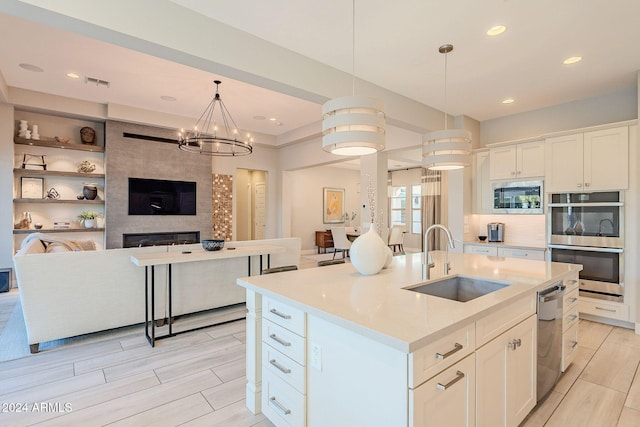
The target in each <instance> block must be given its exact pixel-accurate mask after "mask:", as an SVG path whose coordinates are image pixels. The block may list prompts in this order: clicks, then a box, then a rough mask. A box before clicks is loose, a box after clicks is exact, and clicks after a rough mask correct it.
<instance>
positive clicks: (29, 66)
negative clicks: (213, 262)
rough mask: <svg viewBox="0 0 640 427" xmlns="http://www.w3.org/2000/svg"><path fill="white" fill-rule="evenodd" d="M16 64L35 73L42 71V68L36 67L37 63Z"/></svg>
mask: <svg viewBox="0 0 640 427" xmlns="http://www.w3.org/2000/svg"><path fill="white" fill-rule="evenodd" d="M18 65H19V66H20V68H23V69H25V70H28V71H33V72H35V73H41V72H43V71H44V70H43V69H42V68H40V67H38V66H37V65H33V64H25V63H22V64H18Z"/></svg>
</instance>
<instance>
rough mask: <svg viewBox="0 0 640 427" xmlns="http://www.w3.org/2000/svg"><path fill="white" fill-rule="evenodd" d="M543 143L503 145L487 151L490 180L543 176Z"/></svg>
mask: <svg viewBox="0 0 640 427" xmlns="http://www.w3.org/2000/svg"><path fill="white" fill-rule="evenodd" d="M544 149H545V143H544V141H534V142H526V143H522V144H512V145H504V146H501V147H495V148H492V149H491V150H489V153H490V160H489V165H490V178H491V179H521V178H523V179H524V178H531V177H540V176H544V166H545V165H544V159H545V158H544Z"/></svg>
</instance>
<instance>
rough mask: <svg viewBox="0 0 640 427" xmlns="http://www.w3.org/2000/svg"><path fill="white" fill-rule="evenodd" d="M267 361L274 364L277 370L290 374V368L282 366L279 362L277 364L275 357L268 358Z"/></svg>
mask: <svg viewBox="0 0 640 427" xmlns="http://www.w3.org/2000/svg"><path fill="white" fill-rule="evenodd" d="M269 363H271V364H272V365H273V366H275V367H276V368H277V369H278V370H279V371H281V372H282V373H285V374H290V373H291V369H289V368H287V367H285V366H282V365H281V364H279V363H278V362H277V361H276V359H271V360H269Z"/></svg>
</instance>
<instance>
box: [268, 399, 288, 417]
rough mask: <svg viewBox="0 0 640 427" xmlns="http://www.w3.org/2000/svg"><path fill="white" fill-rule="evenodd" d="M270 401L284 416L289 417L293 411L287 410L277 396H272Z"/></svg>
mask: <svg viewBox="0 0 640 427" xmlns="http://www.w3.org/2000/svg"><path fill="white" fill-rule="evenodd" d="M269 401H270V402H271V403H272V404H273V406H275V407H276V408H278V409H279V410H280V411H281V412H282V413H283V414H285V415H289V414H290V413H291V409H287V408H286V407H285V406H284V405H283V404H282V403H280V402H278V401H277V400H276V398H275V396H271V397H270V398H269Z"/></svg>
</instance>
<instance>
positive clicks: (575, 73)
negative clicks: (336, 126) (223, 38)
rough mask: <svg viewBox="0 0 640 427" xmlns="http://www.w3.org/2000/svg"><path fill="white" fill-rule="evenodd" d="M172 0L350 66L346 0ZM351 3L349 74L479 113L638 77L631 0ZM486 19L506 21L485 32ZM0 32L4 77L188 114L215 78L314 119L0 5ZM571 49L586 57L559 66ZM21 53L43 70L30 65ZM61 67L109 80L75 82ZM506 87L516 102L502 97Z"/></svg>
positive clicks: (287, 116)
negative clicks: (445, 51)
mask: <svg viewBox="0 0 640 427" xmlns="http://www.w3.org/2000/svg"><path fill="white" fill-rule="evenodd" d="M172 1H173V2H174V3H176V4H178V5H182V6H184V7H188V8H191V9H193V10H195V11H197V12H198V13H202V14H204V15H206V16H209V17H211V18H213V19H215V20H217V21H220V22H223V23H226V24H228V25H231V26H233V27H236V28H238V29H241V30H243V31H246V32H249V33H251V34H254V35H256V36H258V37H260V38H263V39H265V40H267V41H270V42H272V43H275V44H277V45H280V46H283V47H285V48H287V49H290V50H292V51H294V52H297V53H300V54H302V55H305V56H307V57H310V58H312V59H315V60H317V61H319V62H322V63H325V64H328V65H330V66H332V67H335V68H338V69H340V70H343V71H345V72H347V73H351V72H352V61H353V60H354V58H353V56H352V43H351V39H352V3H351V2H350V1H348V0H323V1H313V0H272V1H269V2H264V1H256V0H234V1H227V0H224V1H223V0H172ZM356 7H357V9H356V26H355V36H356V42H355V43H356V45H355V61H354V62H355V73H356V75H357V76H358V77H359V78H362V79H364V80H367V81H370V82H372V83H374V84H377V85H379V86H382V87H385V88H387V89H389V90H391V91H393V92H396V93H399V94H402V95H404V96H407V97H409V98H412V99H415V100H417V101H419V102H422V103H424V104H426V105H430V106H432V107H435V108H437V109H440V110H445V111H447V112H449V113H451V114H454V115H461V114H462V115H467V116H470V117H472V118H474V119H476V120H479V121H483V120H489V119H492V118H497V117H501V116H505V115H510V114H514V113H519V112H524V111H529V110H533V109H538V108H543V107H547V106H550V105H556V104H561V103H565V102H569V101H573V100H577V99H584V98H588V97H592V96H597V95H601V94H606V93H611V92H615V91H618V90H622V89H629V88H632V87H635V86H636V81H637V71H638V70H640V54H639V53H640V48H639V47H638V40H640V25H638V19H639V18H638V17H639V16H640V1H638V0H607V1H605V0H589V1H585V0H562V1H557V0H536V1H526V0H482V1H478V0H476V1H471V0H447V1H444V0H439V1H436V0H399V1H395V2H391V1H388V0H366V1H364V0H358V1H357V3H356ZM170 24H172V25H173V24H174V23H170ZM495 24H504V25H506V26H507V27H508V29H507V31H506V32H505V33H504V34H503V35H501V36H498V37H494V38H490V37H488V36H486V35H485V31H486V29H488V28H489V27H491V26H492V25H495ZM0 39H2V40H3V41H4V42H3V43H0V72H1V73H2V75H3V76H4V78H5V80H6V82H7V84H8V85H9V86H13V87H19V88H27V89H31V90H35V91H40V92H45V93H52V94H56V95H62V96H68V97H72V98H79V99H84V100H89V101H95V102H100V103H116V104H123V105H130V106H134V107H139V108H144V109H149V110H154V111H161V112H166V113H171V114H178V115H183V116H188V117H193V118H197V117H198V116H199V115H200V114H201V113H202V111H203V110H204V107H205V106H206V104H207V103H208V102H209V101H210V99H211V96H212V94H213V84H212V80H214V79H215V78H220V79H221V80H223V84H222V86H221V88H220V91H221V95H222V98H223V99H224V101H225V103H226V104H227V107H228V108H229V110H230V111H231V113H232V115H233V117H234V119H235V121H236V122H237V124H238V125H239V126H240V127H242V128H248V129H251V130H253V131H257V132H261V133H265V134H270V135H282V134H283V133H285V132H288V131H291V130H294V129H297V128H299V127H301V126H303V125H305V124H308V123H312V122H318V121H319V120H320V115H321V106H320V105H318V104H314V103H311V102H308V101H304V100H301V99H297V98H293V97H291V96H288V95H284V94H280V93H275V92H272V91H268V90H266V89H262V88H258V87H255V86H251V85H248V84H246V83H242V82H239V81H234V80H232V79H230V78H226V77H225V76H218V75H212V74H210V73H208V72H204V71H202V70H197V69H194V68H190V67H186V66H184V65H180V64H176V63H173V62H169V61H166V60H163V59H160V58H156V57H153V56H149V55H145V54H142V53H139V52H135V51H132V50H128V49H124V48H122V47H118V46H115V45H110V44H107V43H104V42H101V41H97V40H93V39H90V38H87V37H84V36H80V35H77V34H72V33H70V32H67V31H64V30H60V29H56V28H52V27H48V26H46V25H42V24H37V23H34V22H30V21H25V20H22V19H19V18H15V17H11V16H9V15H4V14H0ZM444 43H452V44H454V45H455V49H454V51H453V52H452V53H451V54H449V56H448V73H447V76H448V94H447V98H448V99H447V105H446V106H445V99H444V57H443V55H441V54H440V53H438V47H439V46H440V45H442V44H444ZM572 55H580V56H583V57H584V60H583V61H582V62H580V63H578V64H575V65H572V66H565V65H562V60H563V59H564V58H566V57H568V56H572ZM20 63H30V64H34V65H37V66H40V67H42V68H43V69H44V70H45V71H44V72H43V73H34V72H29V71H25V70H23V69H22V68H20V67H18V64H20ZM68 71H75V72H77V73H78V74H80V75H81V76H82V77H86V76H89V77H95V78H99V79H103V80H107V81H110V82H111V86H110V87H109V88H108V89H106V88H103V87H97V86H94V85H88V84H85V83H84V82H83V80H82V79H80V80H70V79H68V78H67V77H65V76H64V75H65V73H66V72H68ZM163 95H168V96H173V97H175V98H177V100H176V101H174V102H167V101H162V100H161V99H160V96H163ZM506 97H512V98H514V99H515V100H516V101H515V102H514V103H513V104H510V105H503V104H501V100H502V99H504V98H506ZM255 116H264V117H266V119H264V120H257V119H255V118H254V117H255ZM270 117H274V118H276V119H277V120H276V123H281V125H280V126H277V125H275V124H274V123H273V122H271V121H269V120H268V118H270ZM394 156H395V157H398V158H399V157H401V156H396V155H394ZM398 166H401V167H402V164H400V163H398Z"/></svg>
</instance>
